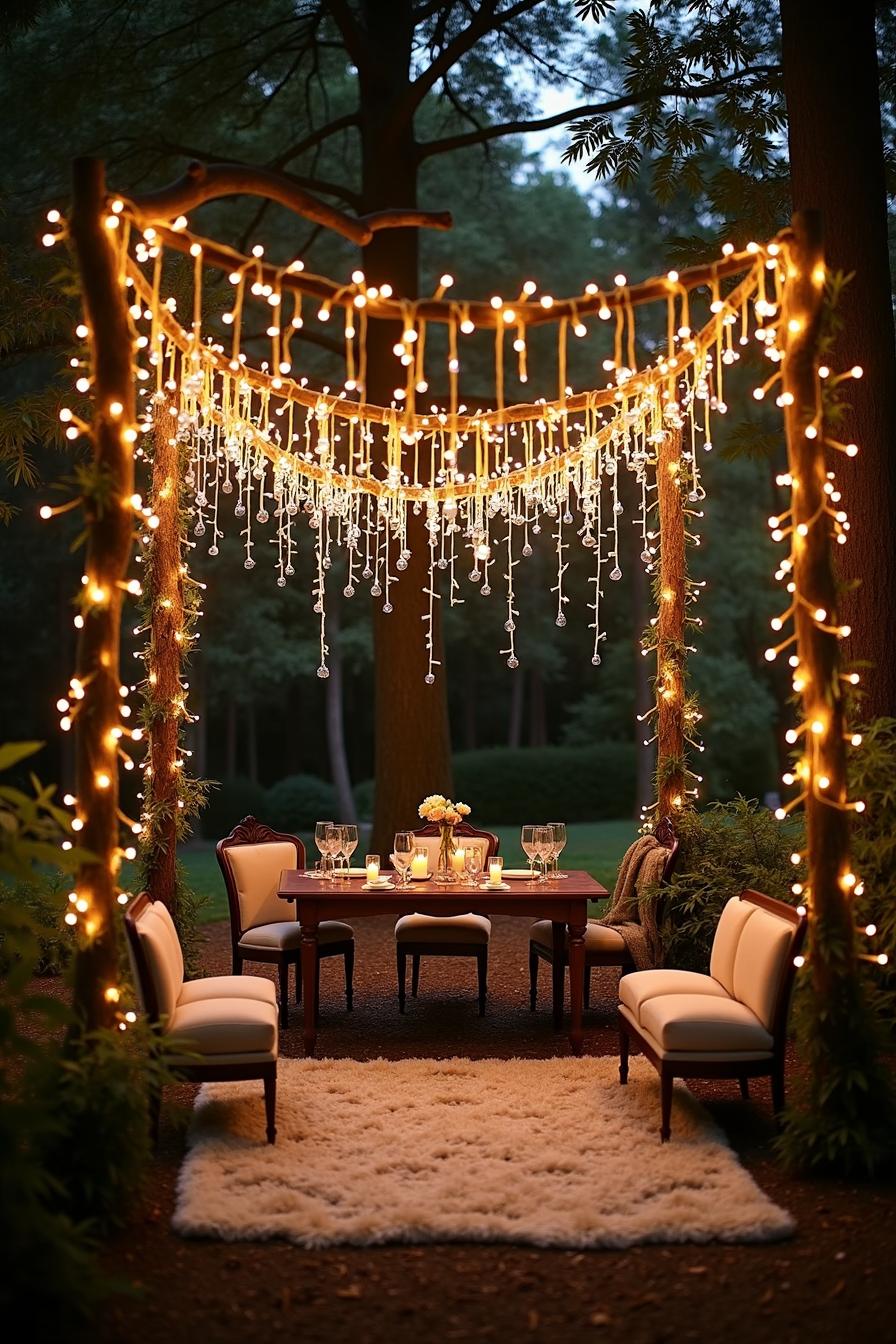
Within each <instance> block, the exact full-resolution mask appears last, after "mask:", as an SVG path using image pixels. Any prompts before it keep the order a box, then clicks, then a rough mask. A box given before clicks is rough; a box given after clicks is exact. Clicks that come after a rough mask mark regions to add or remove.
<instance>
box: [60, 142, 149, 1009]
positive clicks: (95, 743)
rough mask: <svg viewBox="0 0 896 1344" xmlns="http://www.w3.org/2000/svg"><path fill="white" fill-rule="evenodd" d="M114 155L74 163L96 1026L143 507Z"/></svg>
mask: <svg viewBox="0 0 896 1344" xmlns="http://www.w3.org/2000/svg"><path fill="white" fill-rule="evenodd" d="M105 217H106V186H105V172H104V168H103V164H102V163H101V162H100V161H99V160H97V159H88V158H83V159H76V160H75V162H74V165H73V179H72V213H71V220H70V225H69V229H70V234H71V237H72V240H73V243H74V246H75V252H76V255H77V261H78V269H79V271H80V275H81V290H82V297H83V306H84V317H85V322H86V324H87V327H88V330H89V336H88V339H89V343H90V352H91V371H92V388H91V391H92V396H93V421H92V425H91V429H90V438H91V441H92V446H93V463H92V471H91V473H90V475H89V477H88V478H87V484H85V485H84V486H83V489H82V497H83V505H84V518H85V530H86V537H87V541H86V551H85V558H84V574H85V576H86V583H85V584H84V587H83V590H82V594H81V612H82V615H83V621H84V623H83V627H82V629H81V633H80V636H79V639H78V648H77V674H76V677H77V682H78V683H79V684H80V687H82V688H83V694H81V693H80V690H79V691H78V696H79V698H78V699H77V701H76V703H77V712H76V714H75V716H74V738H75V773H76V792H77V817H78V819H79V820H80V822H81V823H82V825H81V830H80V835H79V842H80V844H82V845H83V846H84V848H85V849H87V850H89V851H90V853H91V855H92V856H93V857H92V859H91V861H90V862H89V863H85V864H83V865H82V866H81V868H80V869H79V870H78V876H77V881H76V889H77V892H78V896H79V898H80V900H82V901H86V902H87V908H86V909H84V910H82V922H81V930H82V932H83V934H84V935H85V941H84V942H83V944H82V946H80V947H79V949H78V953H77V956H76V958H75V970H74V989H73V1007H74V1009H75V1012H76V1014H77V1016H78V1019H79V1025H80V1026H81V1027H82V1028H84V1029H86V1030H92V1029H94V1028H96V1027H98V1026H101V1025H104V1024H107V1023H108V1022H110V1021H111V1019H112V1013H113V1008H112V1004H111V1003H110V1002H109V1001H107V999H106V990H107V989H111V988H113V987H114V986H115V985H116V984H117V981H118V951H117V946H116V931H115V911H116V897H117V894H118V888H117V883H116V874H117V872H118V867H119V863H120V858H121V851H120V848H119V814H118V738H117V733H118V730H119V729H121V727H122V724H121V715H120V706H121V695H120V691H119V687H120V684H121V677H120V674H119V667H118V663H119V633H120V627H121V603H122V597H123V592H124V586H125V583H126V581H127V570H128V562H129V560H130V556H131V545H132V541H133V530H134V517H133V509H132V506H131V503H130V498H131V495H132V493H133V488H134V460H133V448H132V442H133V439H132V435H134V430H135V426H134V421H135V414H134V387H133V378H132V370H131V332H130V330H129V327H128V315H127V307H126V297H125V290H124V288H123V279H122V276H121V275H120V274H119V265H118V259H117V256H116V252H115V249H114V248H113V246H112V245H111V241H110V240H111V238H112V236H113V234H112V231H111V230H108V229H107V228H106V226H105V222H104V221H105Z"/></svg>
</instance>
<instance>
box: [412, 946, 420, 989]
mask: <svg viewBox="0 0 896 1344" xmlns="http://www.w3.org/2000/svg"><path fill="white" fill-rule="evenodd" d="M419 988H420V954H419V952H415V953H414V954H413V956H412V957H411V998H412V999H416V997H417V990H418V989H419Z"/></svg>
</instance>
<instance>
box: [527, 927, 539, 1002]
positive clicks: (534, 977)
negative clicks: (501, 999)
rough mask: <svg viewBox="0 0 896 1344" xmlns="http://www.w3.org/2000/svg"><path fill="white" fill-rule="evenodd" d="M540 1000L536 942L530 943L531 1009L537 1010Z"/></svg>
mask: <svg viewBox="0 0 896 1344" xmlns="http://www.w3.org/2000/svg"><path fill="white" fill-rule="evenodd" d="M537 1000H538V953H537V952H536V951H535V944H534V943H532V942H530V944H529V1009H530V1011H531V1012H533V1013H534V1012H535V1004H536V1002H537Z"/></svg>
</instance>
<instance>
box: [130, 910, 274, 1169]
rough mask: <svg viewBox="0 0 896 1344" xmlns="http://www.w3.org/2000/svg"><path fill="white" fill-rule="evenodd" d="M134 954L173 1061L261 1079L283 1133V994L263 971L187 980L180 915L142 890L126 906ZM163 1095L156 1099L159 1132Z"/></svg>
mask: <svg viewBox="0 0 896 1344" xmlns="http://www.w3.org/2000/svg"><path fill="white" fill-rule="evenodd" d="M124 925H125V932H126V936H127V943H128V953H129V955H130V959H131V968H132V970H133V974H134V983H135V985H136V988H137V997H138V1001H139V1005H140V1008H141V1010H142V1011H143V1012H144V1013H146V1015H147V1016H148V1018H149V1020H150V1022H151V1023H152V1025H153V1027H154V1029H155V1030H156V1032H157V1033H158V1034H159V1036H161V1037H168V1038H169V1044H170V1047H171V1048H170V1049H169V1051H168V1052H167V1053H166V1056H165V1059H166V1063H167V1064H169V1065H170V1066H171V1067H172V1068H174V1069H176V1071H177V1072H178V1073H179V1074H181V1075H183V1076H184V1077H186V1078H190V1079H192V1080H195V1081H197V1082H227V1081H231V1080H235V1079H242V1078H261V1079H262V1081H263V1083H264V1104H265V1116H266V1122H267V1138H268V1143H273V1142H274V1138H275V1136H276V1128H275V1106H276V1096H277V1048H278V1032H277V996H276V994H275V992H274V986H273V985H272V983H271V981H270V980H267V979H265V978H263V977H261V976H256V975H247V976H239V975H213V976H208V977H206V978H205V979H202V980H186V981H185V980H184V959H183V955H182V952H181V946H180V941H179V939H178V936H177V930H176V929H175V927H174V921H173V920H172V918H171V915H170V914H169V913H168V910H167V908H166V906H165V905H164V904H163V903H162V902H161V901H152V900H150V898H149V896H148V895H147V893H146V892H141V893H140V895H139V896H137V897H136V898H135V899H134V900H133V901H132V902H131V905H130V906H129V908H128V909H127V910H126V911H125V916H124ZM160 1104H161V1098H160V1097H158V1096H156V1097H154V1098H153V1104H152V1119H153V1131H154V1133H157V1131H158V1117H159V1107H160Z"/></svg>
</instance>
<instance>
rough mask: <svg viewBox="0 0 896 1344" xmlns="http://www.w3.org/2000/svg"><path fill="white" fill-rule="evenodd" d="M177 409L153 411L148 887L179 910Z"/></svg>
mask: <svg viewBox="0 0 896 1344" xmlns="http://www.w3.org/2000/svg"><path fill="white" fill-rule="evenodd" d="M177 414H178V409H177V405H176V402H175V401H174V400H173V399H172V398H171V397H169V396H167V395H166V394H165V393H161V394H159V395H158V398H157V400H156V401H155V402H154V404H153V458H152V499H151V503H152V510H153V513H154V514H155V515H156V517H157V518H158V520H159V525H158V527H157V528H156V529H155V531H154V533H153V535H152V540H151V542H150V545H149V549H148V552H147V557H146V571H145V574H144V583H145V584H146V591H147V599H148V601H147V605H148V609H149V658H148V662H147V680H148V685H147V689H146V706H147V713H146V729H147V734H148V737H149V750H148V768H147V772H146V779H145V786H144V798H145V802H144V814H145V816H146V825H145V830H144V835H143V845H142V850H143V863H144V880H145V882H146V886H147V888H148V890H149V893H150V895H151V896H152V898H153V900H157V901H164V903H165V905H166V906H168V908H169V909H170V910H172V911H174V910H175V906H176V875H177V837H178V829H179V818H178V800H179V797H180V788H179V779H178V774H179V771H180V769H181V767H180V766H179V764H178V761H179V760H180V759H181V758H180V724H181V720H182V718H183V714H184V691H183V687H182V685H181V672H182V661H183V655H184V647H183V641H184V574H183V550H182V541H183V538H182V519H181V508H180V503H181V501H180V496H181V480H180V453H181V448H180V444H179V443H178V441H177Z"/></svg>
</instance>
